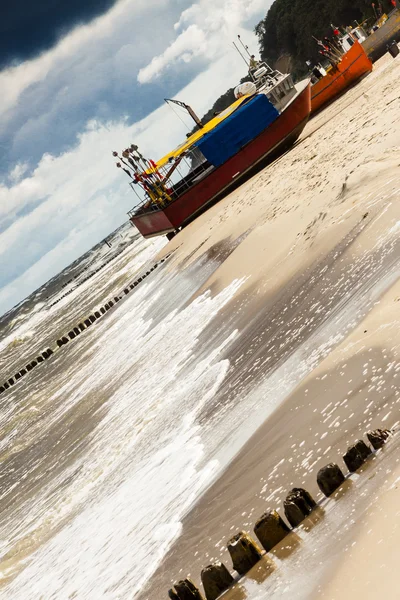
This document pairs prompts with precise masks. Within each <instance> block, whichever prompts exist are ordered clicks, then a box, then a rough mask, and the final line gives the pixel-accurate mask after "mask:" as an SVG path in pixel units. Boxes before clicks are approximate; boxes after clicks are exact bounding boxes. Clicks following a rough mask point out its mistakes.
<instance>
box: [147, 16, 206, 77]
mask: <svg viewBox="0 0 400 600" xmlns="http://www.w3.org/2000/svg"><path fill="white" fill-rule="evenodd" d="M206 43H207V40H206V36H205V34H204V31H203V30H202V29H200V27H198V26H197V25H190V26H189V27H188V28H187V29H185V31H184V32H183V33H181V34H180V35H179V36H178V37H177V39H176V40H174V41H173V42H172V44H170V45H169V46H168V48H167V49H166V50H165V52H163V53H162V54H160V55H159V56H155V57H154V58H153V59H152V61H151V63H150V64H149V65H147V67H145V68H143V69H141V70H140V71H139V75H138V81H139V83H149V82H150V81H153V80H154V79H156V78H157V77H159V76H160V75H161V73H163V72H164V71H165V69H166V68H168V67H172V66H176V65H179V62H184V63H189V62H191V61H192V60H193V59H194V58H195V57H196V56H201V55H203V54H204V45H205V44H206Z"/></svg>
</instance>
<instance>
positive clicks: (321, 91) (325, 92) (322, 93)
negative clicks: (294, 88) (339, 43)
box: [311, 42, 373, 113]
mask: <svg viewBox="0 0 400 600" xmlns="http://www.w3.org/2000/svg"><path fill="white" fill-rule="evenodd" d="M372 69H373V65H372V62H371V60H370V59H369V58H368V56H367V53H366V52H365V50H364V48H363V47H362V46H361V44H359V43H358V42H355V43H354V45H353V46H352V47H351V48H350V50H349V51H348V52H346V54H345V55H344V56H343V58H342V60H341V62H340V63H339V64H338V66H337V68H336V69H335V70H332V71H331V72H330V73H328V74H327V75H326V76H325V77H323V78H322V79H321V80H320V81H318V83H316V84H315V85H313V86H312V88H311V106H312V112H313V113H314V112H316V111H318V110H319V109H320V108H322V107H323V106H324V105H325V104H327V103H328V102H331V101H332V100H333V99H334V98H336V96H338V95H339V94H340V93H341V92H343V91H344V90H345V89H346V88H348V87H349V86H350V85H352V84H353V83H355V82H356V81H358V80H359V79H360V78H361V77H362V76H363V75H365V74H366V73H370V72H371V71H372Z"/></svg>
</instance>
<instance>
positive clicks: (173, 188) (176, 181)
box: [128, 147, 214, 218]
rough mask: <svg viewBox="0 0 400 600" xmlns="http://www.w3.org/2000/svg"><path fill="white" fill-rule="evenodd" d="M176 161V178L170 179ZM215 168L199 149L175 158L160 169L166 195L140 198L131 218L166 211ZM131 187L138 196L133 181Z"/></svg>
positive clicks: (132, 210) (130, 214)
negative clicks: (169, 174)
mask: <svg viewBox="0 0 400 600" xmlns="http://www.w3.org/2000/svg"><path fill="white" fill-rule="evenodd" d="M174 161H176V162H177V163H178V161H179V163H178V166H177V167H176V169H175V170H174V177H172V176H171V177H169V176H168V173H169V172H171V168H172V167H171V165H173V164H174ZM213 168H214V167H213V166H212V165H211V164H210V163H209V162H208V161H207V159H206V158H205V157H204V155H203V154H202V153H201V151H200V150H199V149H198V148H197V147H193V148H192V149H190V150H189V151H187V152H186V153H185V155H184V156H182V155H181V156H178V157H175V158H174V159H173V160H171V162H168V163H167V164H166V165H165V166H163V167H161V168H159V169H158V172H159V174H160V177H161V178H162V189H163V190H165V193H164V194H160V196H158V197H154V196H153V197H150V195H149V194H146V195H145V197H144V198H143V197H142V198H140V199H139V202H138V203H137V204H136V206H134V208H132V209H131V210H130V211H129V212H128V216H129V218H132V217H134V216H138V215H141V214H145V213H149V212H156V211H158V210H163V209H165V208H166V207H168V206H169V205H170V204H171V203H172V202H174V201H175V200H177V199H178V198H179V197H180V196H182V195H183V194H184V193H185V192H186V191H187V190H189V189H190V188H191V187H193V185H196V184H197V183H198V182H199V181H200V180H201V179H202V178H203V177H205V176H206V175H207V173H209V172H210V170H212V169H213ZM130 186H131V188H132V189H133V190H134V191H135V193H136V194H137V191H136V189H135V184H134V182H133V181H132V182H130Z"/></svg>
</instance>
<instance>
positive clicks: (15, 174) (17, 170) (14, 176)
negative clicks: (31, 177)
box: [0, 162, 28, 210]
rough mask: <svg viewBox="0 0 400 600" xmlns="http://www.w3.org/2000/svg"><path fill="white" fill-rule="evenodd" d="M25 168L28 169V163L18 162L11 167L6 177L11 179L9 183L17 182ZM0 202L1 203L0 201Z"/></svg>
mask: <svg viewBox="0 0 400 600" xmlns="http://www.w3.org/2000/svg"><path fill="white" fill-rule="evenodd" d="M27 170H28V163H26V162H18V163H17V164H16V165H15V167H14V168H13V169H11V172H10V174H9V176H8V178H9V180H10V181H11V183H18V181H20V180H21V179H22V177H23V176H24V175H25V173H26V172H27ZM0 204H1V202H0ZM0 210H1V206H0Z"/></svg>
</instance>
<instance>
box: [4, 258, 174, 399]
mask: <svg viewBox="0 0 400 600" xmlns="http://www.w3.org/2000/svg"><path fill="white" fill-rule="evenodd" d="M169 256H170V255H169V254H168V255H166V256H165V257H164V258H162V259H161V260H160V261H159V262H158V263H154V265H153V266H152V267H151V268H149V269H148V270H147V271H146V272H145V273H143V274H141V275H140V276H139V277H138V278H137V279H136V280H135V281H134V282H133V283H131V284H130V285H128V286H127V287H126V288H125V289H124V290H123V292H121V293H120V294H118V295H116V296H114V298H112V299H111V300H109V301H108V302H106V303H105V305H104V306H102V307H101V308H99V309H98V310H96V311H94V313H93V314H91V315H89V316H88V317H87V318H86V319H84V320H83V321H82V322H80V323H78V324H77V325H76V326H75V327H72V328H71V330H70V331H69V332H68V333H66V334H65V335H62V336H60V337H59V338H58V340H57V341H56V344H57V348H61V347H62V346H65V344H68V342H70V341H71V340H73V339H74V338H76V337H77V336H78V335H80V334H81V333H82V332H83V331H85V330H86V329H88V328H89V327H90V326H91V325H93V323H94V322H95V321H97V320H98V319H100V318H101V317H102V316H103V315H105V314H106V312H108V311H109V310H110V309H111V308H112V307H113V306H114V305H115V304H117V303H118V302H119V301H120V300H121V299H122V298H123V297H124V295H125V296H126V295H127V294H129V293H130V292H131V291H132V290H133V289H134V288H135V287H136V286H138V285H139V283H141V282H142V281H143V280H144V279H145V278H146V277H147V276H148V275H150V273H151V272H152V271H154V269H156V268H157V267H158V265H159V264H161V263H163V262H164V261H165V260H166V259H167V258H168V257H169ZM57 348H55V350H57ZM55 350H52V349H51V348H47V350H44V351H43V352H42V353H41V354H40V355H39V356H37V357H35V358H34V359H33V360H31V361H30V362H29V363H28V364H27V365H25V366H24V367H23V368H21V369H20V370H19V371H17V372H16V373H15V375H13V376H12V377H8V378H7V379H6V380H5V381H4V383H3V384H1V385H0V394H2V393H3V392H5V391H6V390H8V389H9V388H11V387H12V386H13V385H15V384H16V383H17V382H18V381H19V380H20V379H22V377H24V376H25V375H27V374H28V373H29V372H30V371H32V369H34V368H35V367H37V366H38V365H40V364H41V363H43V362H44V361H45V360H47V359H48V358H50V356H52V355H53V354H54V352H55Z"/></svg>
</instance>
